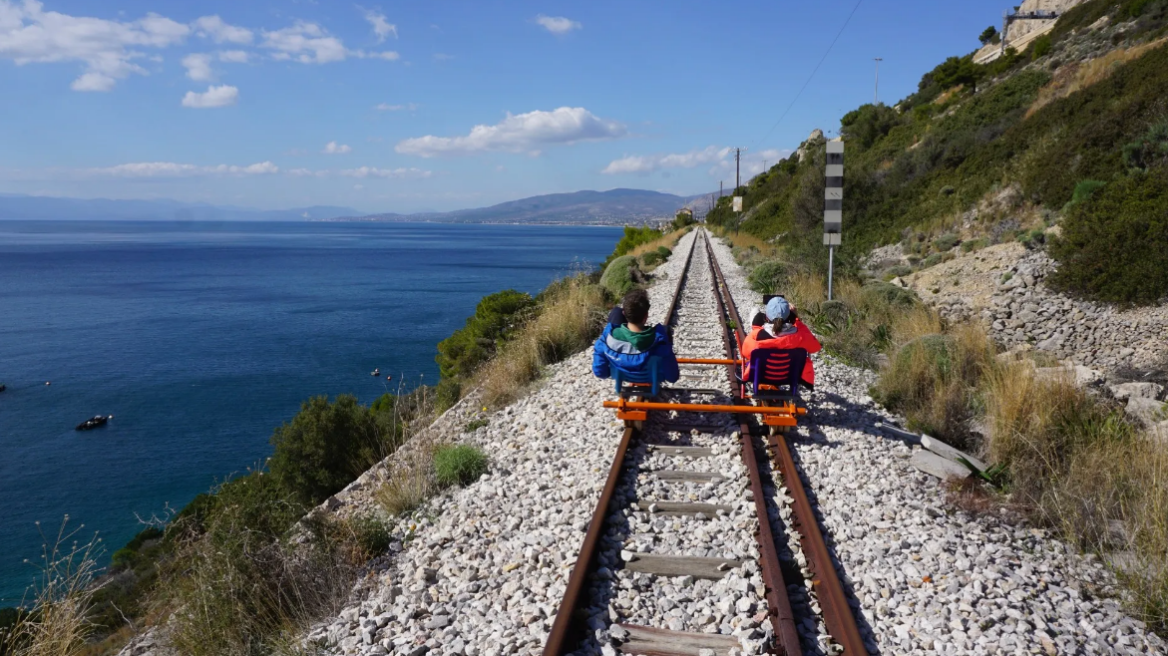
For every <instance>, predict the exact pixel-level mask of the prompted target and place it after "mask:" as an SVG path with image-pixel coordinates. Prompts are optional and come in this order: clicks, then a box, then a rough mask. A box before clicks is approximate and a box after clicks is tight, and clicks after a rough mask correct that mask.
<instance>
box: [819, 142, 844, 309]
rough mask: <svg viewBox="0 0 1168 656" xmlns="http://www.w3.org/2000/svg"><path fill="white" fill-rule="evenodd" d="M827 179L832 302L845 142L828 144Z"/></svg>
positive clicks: (826, 223) (825, 221)
mask: <svg viewBox="0 0 1168 656" xmlns="http://www.w3.org/2000/svg"><path fill="white" fill-rule="evenodd" d="M826 173H827V177H826V184H825V185H824V190H823V245H824V246H827V300H829V301H830V300H831V283H832V269H834V268H835V247H836V246H839V245H840V233H841V232H842V230H843V226H844V216H843V215H844V142H843V141H839V140H836V141H829V142H827V172H826Z"/></svg>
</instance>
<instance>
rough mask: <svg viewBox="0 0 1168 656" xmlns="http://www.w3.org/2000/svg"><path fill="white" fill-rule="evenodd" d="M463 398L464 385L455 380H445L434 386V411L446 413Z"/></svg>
mask: <svg viewBox="0 0 1168 656" xmlns="http://www.w3.org/2000/svg"><path fill="white" fill-rule="evenodd" d="M460 398H462V383H460V382H459V381H458V380H455V379H453V378H443V379H442V380H440V381H438V384H437V385H435V386H434V410H435V412H439V413H442V412H446V411H447V410H449V409H450V408H453V407H454V404H456V403H458V400H459V399H460Z"/></svg>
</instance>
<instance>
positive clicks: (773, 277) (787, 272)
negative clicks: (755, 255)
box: [747, 260, 793, 294]
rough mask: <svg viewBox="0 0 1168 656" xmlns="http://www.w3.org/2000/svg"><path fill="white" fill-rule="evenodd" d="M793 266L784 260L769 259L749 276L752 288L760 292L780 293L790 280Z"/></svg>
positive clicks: (748, 279)
mask: <svg viewBox="0 0 1168 656" xmlns="http://www.w3.org/2000/svg"><path fill="white" fill-rule="evenodd" d="M792 273H793V270H792V266H791V265H790V264H788V263H786V262H784V261H782V260H767V261H766V262H762V263H761V264H759V265H758V266H756V267H754V269H753V270H751V272H750V274H749V275H748V276H747V282H749V283H750V288H751V289H752V290H754V291H756V292H758V293H760V294H778V293H779V292H781V291H782V290H783V289H784V288H786V286H787V283H788V282H789V281H790V278H791V274H792Z"/></svg>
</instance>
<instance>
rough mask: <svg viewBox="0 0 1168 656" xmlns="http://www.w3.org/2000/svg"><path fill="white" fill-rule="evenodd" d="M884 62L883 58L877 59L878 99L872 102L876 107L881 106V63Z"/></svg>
mask: <svg viewBox="0 0 1168 656" xmlns="http://www.w3.org/2000/svg"><path fill="white" fill-rule="evenodd" d="M882 61H884V58H883V57H877V58H876V99H875V100H874V101H873V102H872V104H874V105H879V104H880V62H882Z"/></svg>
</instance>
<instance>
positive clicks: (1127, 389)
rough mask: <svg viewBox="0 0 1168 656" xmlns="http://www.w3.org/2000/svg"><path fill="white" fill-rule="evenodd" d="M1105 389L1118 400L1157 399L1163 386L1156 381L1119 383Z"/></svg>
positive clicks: (1162, 390)
mask: <svg viewBox="0 0 1168 656" xmlns="http://www.w3.org/2000/svg"><path fill="white" fill-rule="evenodd" d="M1107 389H1109V390H1111V395H1112V396H1114V397H1115V398H1117V399H1119V400H1120V401H1126V400H1128V399H1130V398H1142V399H1158V398H1160V395H1161V394H1163V393H1164V386H1163V385H1160V384H1158V383H1120V384H1118V385H1111V386H1110V387H1108V388H1107Z"/></svg>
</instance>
